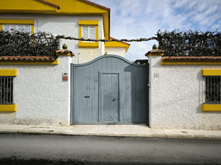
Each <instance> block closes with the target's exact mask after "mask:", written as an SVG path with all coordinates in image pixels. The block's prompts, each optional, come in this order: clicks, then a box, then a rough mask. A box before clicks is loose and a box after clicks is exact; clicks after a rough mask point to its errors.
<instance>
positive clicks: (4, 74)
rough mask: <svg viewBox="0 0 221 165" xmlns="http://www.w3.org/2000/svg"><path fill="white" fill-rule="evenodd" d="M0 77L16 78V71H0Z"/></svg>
mask: <svg viewBox="0 0 221 165" xmlns="http://www.w3.org/2000/svg"><path fill="white" fill-rule="evenodd" d="M0 76H17V69H0Z"/></svg>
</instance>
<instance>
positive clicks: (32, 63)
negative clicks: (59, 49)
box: [0, 59, 59, 65]
mask: <svg viewBox="0 0 221 165" xmlns="http://www.w3.org/2000/svg"><path fill="white" fill-rule="evenodd" d="M58 64H59V61H58V59H56V60H55V61H52V62H51V61H50V62H42V61H0V65H58Z"/></svg>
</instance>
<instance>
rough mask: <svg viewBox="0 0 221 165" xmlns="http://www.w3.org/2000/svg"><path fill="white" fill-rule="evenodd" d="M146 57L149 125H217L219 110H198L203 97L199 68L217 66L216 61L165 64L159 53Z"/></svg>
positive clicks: (220, 122)
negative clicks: (148, 84) (212, 62)
mask: <svg viewBox="0 0 221 165" xmlns="http://www.w3.org/2000/svg"><path fill="white" fill-rule="evenodd" d="M148 60H149V65H150V66H149V68H150V73H149V79H150V81H149V82H150V89H149V97H150V100H149V103H150V105H149V113H150V127H151V128H159V129H161V128H162V129H163V128H169V129H176V128H177V129H212V130H220V129H221V113H220V112H202V104H203V103H204V101H205V78H204V77H203V76H202V69H208V68H211V69H212V68H216V69H221V67H220V66H219V65H210V66H209V65H168V66H167V65H161V56H150V57H149V59H148ZM158 76H159V77H158Z"/></svg>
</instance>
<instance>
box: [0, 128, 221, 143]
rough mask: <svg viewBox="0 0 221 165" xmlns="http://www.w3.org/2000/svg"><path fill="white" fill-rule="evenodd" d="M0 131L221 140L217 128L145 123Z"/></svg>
mask: <svg viewBox="0 0 221 165" xmlns="http://www.w3.org/2000/svg"><path fill="white" fill-rule="evenodd" d="M0 133H39V134H64V135H93V136H125V137H155V138H183V139H220V140H221V131H218V130H217V131H211V130H187V129H152V128H149V127H148V126H146V125H73V126H67V127H61V126H57V127H56V126H42V125H37V126H34V125H33V126H32V125H0Z"/></svg>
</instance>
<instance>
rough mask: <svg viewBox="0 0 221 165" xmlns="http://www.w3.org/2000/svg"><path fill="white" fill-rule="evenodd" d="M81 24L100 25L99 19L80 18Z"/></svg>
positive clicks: (79, 22)
mask: <svg viewBox="0 0 221 165" xmlns="http://www.w3.org/2000/svg"><path fill="white" fill-rule="evenodd" d="M78 24H79V25H96V26H97V25H98V24H99V21H96V20H79V21H78Z"/></svg>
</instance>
